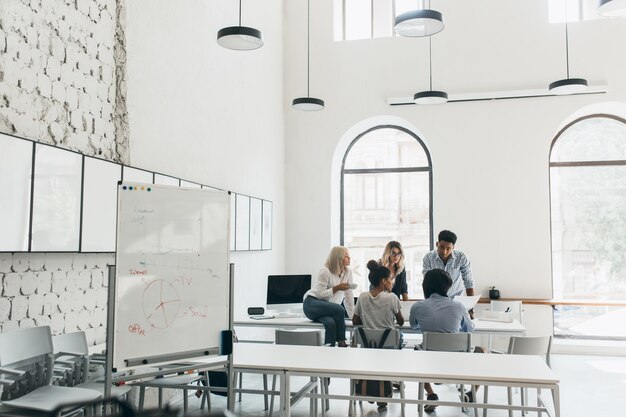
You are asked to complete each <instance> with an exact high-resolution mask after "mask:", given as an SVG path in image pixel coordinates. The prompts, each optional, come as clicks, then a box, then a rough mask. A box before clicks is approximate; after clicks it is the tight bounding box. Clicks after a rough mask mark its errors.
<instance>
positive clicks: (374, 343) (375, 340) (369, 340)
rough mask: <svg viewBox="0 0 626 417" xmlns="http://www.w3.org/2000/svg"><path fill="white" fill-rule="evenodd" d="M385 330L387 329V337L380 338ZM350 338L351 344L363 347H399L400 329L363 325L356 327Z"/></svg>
mask: <svg viewBox="0 0 626 417" xmlns="http://www.w3.org/2000/svg"><path fill="white" fill-rule="evenodd" d="M387 330H388V331H389V332H388V333H387V337H386V338H385V340H382V338H383V336H384V333H385V332H386V331H387ZM364 338H365V340H364ZM352 340H353V342H352V343H353V345H356V346H361V347H363V348H377V349H401V346H400V331H399V330H398V329H368V328H365V327H357V328H355V329H354V331H353V333H352ZM381 341H382V343H381Z"/></svg>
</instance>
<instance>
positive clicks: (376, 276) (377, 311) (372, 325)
mask: <svg viewBox="0 0 626 417" xmlns="http://www.w3.org/2000/svg"><path fill="white" fill-rule="evenodd" d="M367 269H369V271H370V273H369V275H368V279H369V281H370V284H371V285H372V289H371V290H369V291H368V292H362V293H361V294H360V295H359V299H358V300H357V303H356V306H355V308H354V316H352V323H353V324H354V325H355V326H359V325H363V326H364V327H367V328H368V329H389V328H391V329H393V328H395V327H396V322H397V323H398V326H402V325H403V324H404V317H402V311H401V307H400V300H398V297H396V296H395V295H394V294H392V293H391V287H392V286H393V278H392V276H391V272H390V271H389V269H388V268H387V267H384V266H380V265H379V264H378V262H376V261H374V260H371V261H369V262H368V263H367Z"/></svg>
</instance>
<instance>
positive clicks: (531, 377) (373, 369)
mask: <svg viewBox="0 0 626 417" xmlns="http://www.w3.org/2000/svg"><path fill="white" fill-rule="evenodd" d="M381 356H383V357H384V360H381ZM233 365H234V367H235V368H240V369H257V370H268V371H270V370H271V371H277V370H286V371H289V372H293V373H301V374H305V375H306V374H313V373H315V374H322V375H323V374H327V375H345V376H346V377H353V378H358V377H393V378H396V379H400V380H409V379H419V380H424V381H446V380H450V381H484V382H485V383H490V384H493V385H499V384H502V385H509V384H511V385H515V384H539V385H555V384H558V383H559V380H558V378H557V377H556V376H555V374H554V372H553V371H552V370H551V369H550V368H549V367H548V366H547V365H546V363H545V362H544V361H543V360H542V359H541V358H540V357H538V356H522V355H498V354H470V353H456V352H426V351H414V350H385V351H383V352H381V351H380V350H378V349H357V348H333V347H318V346H291V345H272V344H262V343H235V345H234V349H233Z"/></svg>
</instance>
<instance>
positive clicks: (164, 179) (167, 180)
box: [154, 174, 180, 187]
mask: <svg viewBox="0 0 626 417" xmlns="http://www.w3.org/2000/svg"><path fill="white" fill-rule="evenodd" d="M154 183H155V184H157V185H171V186H173V187H180V180H179V179H178V178H174V177H170V176H167V175H162V174H154Z"/></svg>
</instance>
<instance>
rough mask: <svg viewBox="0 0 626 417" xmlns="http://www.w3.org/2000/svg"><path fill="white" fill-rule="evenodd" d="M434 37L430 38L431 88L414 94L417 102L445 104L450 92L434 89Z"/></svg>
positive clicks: (429, 68) (414, 99)
mask: <svg viewBox="0 0 626 417" xmlns="http://www.w3.org/2000/svg"><path fill="white" fill-rule="evenodd" d="M432 50H433V48H432V38H430V37H429V38H428V74H429V75H428V77H429V80H430V83H429V85H430V90H427V91H420V92H419V93H415V94H414V95H413V101H414V102H415V104H443V103H446V102H447V101H448V93H446V92H445V91H436V90H433V55H432Z"/></svg>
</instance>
